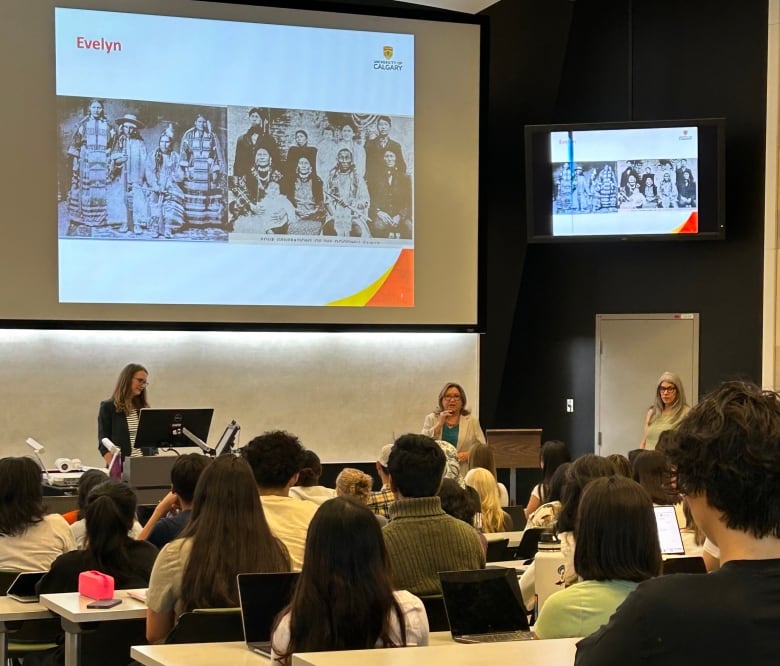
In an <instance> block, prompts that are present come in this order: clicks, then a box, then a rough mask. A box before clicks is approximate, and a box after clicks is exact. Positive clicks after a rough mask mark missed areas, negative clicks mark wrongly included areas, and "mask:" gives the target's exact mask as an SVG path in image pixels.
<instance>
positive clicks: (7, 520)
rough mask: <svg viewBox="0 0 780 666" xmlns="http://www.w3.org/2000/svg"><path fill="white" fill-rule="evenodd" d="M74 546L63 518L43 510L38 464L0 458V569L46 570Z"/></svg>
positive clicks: (23, 460)
mask: <svg viewBox="0 0 780 666" xmlns="http://www.w3.org/2000/svg"><path fill="white" fill-rule="evenodd" d="M75 548H76V543H75V542H74V541H73V535H72V534H71V532H70V526H69V525H68V523H67V522H66V521H65V519H64V518H63V517H62V516H61V515H59V514H56V513H52V514H48V515H47V514H46V511H45V509H44V506H43V489H42V487H41V469H40V467H38V465H37V464H36V463H35V462H34V461H33V460H32V459H31V458H13V457H10V458H2V459H0V569H15V570H17V571H46V570H47V569H48V568H49V567H50V566H51V563H52V562H53V561H54V560H55V559H56V558H57V557H58V556H60V555H62V553H67V552H68V551H70V550H74V549H75Z"/></svg>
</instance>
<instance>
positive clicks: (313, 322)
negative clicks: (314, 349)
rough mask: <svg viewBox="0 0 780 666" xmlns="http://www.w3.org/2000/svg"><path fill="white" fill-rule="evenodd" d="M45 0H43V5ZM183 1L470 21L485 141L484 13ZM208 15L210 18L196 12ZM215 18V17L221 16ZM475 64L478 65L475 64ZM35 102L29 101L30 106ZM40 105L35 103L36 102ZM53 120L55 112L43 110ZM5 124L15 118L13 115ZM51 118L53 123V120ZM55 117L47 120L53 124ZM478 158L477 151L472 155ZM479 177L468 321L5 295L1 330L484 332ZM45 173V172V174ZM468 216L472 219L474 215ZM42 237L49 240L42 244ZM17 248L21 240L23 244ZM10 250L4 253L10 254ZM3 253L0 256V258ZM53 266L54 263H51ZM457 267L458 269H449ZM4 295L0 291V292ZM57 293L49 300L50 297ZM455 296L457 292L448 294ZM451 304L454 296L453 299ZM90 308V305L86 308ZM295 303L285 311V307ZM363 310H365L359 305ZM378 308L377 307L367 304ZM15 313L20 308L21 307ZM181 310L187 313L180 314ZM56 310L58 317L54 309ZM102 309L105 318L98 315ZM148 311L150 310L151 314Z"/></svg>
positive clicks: (115, 7) (480, 178)
mask: <svg viewBox="0 0 780 666" xmlns="http://www.w3.org/2000/svg"><path fill="white" fill-rule="evenodd" d="M46 4H47V5H49V2H47V3H46ZM130 4H131V3H129V2H124V3H118V4H113V3H110V2H108V0H97V1H96V0H88V1H86V2H83V3H77V2H75V1H74V0H63V1H61V2H54V1H53V0H52V1H51V6H52V7H55V6H56V7H65V8H85V9H98V10H101V9H102V10H104V11H112V12H119V13H122V12H138V13H141V14H143V13H145V12H147V11H148V9H147V5H148V4H151V3H143V2H141V3H138V4H137V8H135V7H136V5H134V8H133V9H130V8H129V5H130ZM172 4H173V5H174V6H173V8H171V7H170V6H169V5H167V4H166V5H164V6H159V3H157V7H156V10H155V11H157V12H158V13H159V14H161V15H173V14H181V6H182V5H183V4H185V3H184V2H176V3H172ZM186 4H187V5H191V6H192V7H193V9H192V14H193V16H194V17H195V16H197V17H201V14H202V13H203V12H202V11H200V10H199V9H198V8H210V9H208V11H207V12H206V13H207V14H213V13H215V12H217V11H218V8H223V7H228V8H230V7H243V8H244V9H247V10H248V11H251V12H253V14H254V15H255V17H256V18H255V19H254V21H256V22H258V23H263V22H265V21H266V19H264V17H263V16H262V11H263V10H264V9H266V8H279V9H281V10H286V11H290V10H292V11H297V10H309V11H314V12H319V13H323V14H338V13H345V14H347V15H355V16H359V15H362V16H369V17H371V20H373V18H374V17H378V18H383V17H389V18H398V19H401V20H403V21H406V20H409V21H416V20H418V21H432V22H444V23H452V24H469V25H473V26H475V27H476V28H477V30H478V31H479V43H478V45H477V46H476V48H478V50H479V53H480V62H479V65H478V71H479V78H478V79H477V78H474V79H473V80H474V82H475V84H476V85H477V86H478V88H479V95H478V99H477V96H476V95H475V96H474V97H475V101H474V104H475V106H476V108H477V109H478V116H475V125H476V127H477V132H476V144H477V152H480V151H481V153H482V154H484V151H485V144H486V131H485V125H486V117H487V86H488V80H487V76H488V55H487V54H488V21H487V17H484V16H473V15H466V14H461V13H457V12H444V11H437V10H426V9H421V8H414V9H407V8H400V7H399V8H397V9H395V8H392V9H391V8H384V7H365V6H359V5H344V4H340V3H313V2H301V3H295V4H294V6H292V5H293V3H281V2H272V1H269V2H263V3H262V4H254V3H248V2H241V0H238V1H237V2H234V3H230V2H223V1H222V0H188V2H187V3H186ZM13 12H14V8H13V7H12V8H11V10H10V16H11V17H13ZM202 17H203V18H208V16H202ZM220 18H221V17H220ZM224 20H242V21H244V20H246V19H243V18H242V19H234V18H226V19H224ZM376 30H381V27H376ZM475 68H477V66H476V64H475ZM33 106H35V104H34V105H33ZM38 106H41V105H40V104H38ZM416 106H418V110H417V111H416V112H415V115H419V113H420V111H419V100H418V101H417V102H416ZM46 113H49V115H51V116H52V117H53V116H54V112H53V111H46ZM10 120H11V121H13V120H14V118H13V117H12V118H11V119H10ZM54 122H56V121H54ZM54 122H53V123H52V124H54ZM45 130H46V131H45V133H46V135H47V140H49V141H51V140H52V139H51V134H52V132H51V126H49V127H46V128H45ZM475 157H476V156H475ZM474 168H475V170H476V174H477V178H476V179H475V180H474V188H475V190H476V192H477V194H476V197H475V198H474V202H475V209H476V215H475V216H474V217H476V218H477V219H476V224H475V227H474V228H475V229H476V231H475V243H474V246H475V255H476V265H475V268H474V269H473V271H472V268H471V267H469V268H468V269H467V270H466V271H463V272H464V273H466V272H468V273H469V274H471V273H472V272H473V273H474V276H475V277H474V279H473V280H472V279H470V282H472V283H474V282H475V283H476V284H474V286H473V287H472V289H473V291H474V293H475V298H474V302H473V311H474V312H473V316H471V315H470V316H468V317H467V318H459V317H458V318H453V319H452V320H448V319H446V318H445V319H443V320H442V319H438V320H435V321H434V320H429V319H428V318H427V317H426V312H424V311H422V310H420V309H419V307H418V308H417V309H418V310H419V312H418V313H417V314H416V315H414V316H412V318H411V319H409V318H407V319H403V320H401V321H397V320H396V319H397V318H396V317H394V316H391V315H392V312H389V311H390V310H392V308H388V312H389V314H388V316H383V317H380V320H379V321H374V320H370V319H367V320H363V319H360V318H359V316H358V315H357V312H358V311H359V310H360V309H361V308H355V307H347V306H328V307H309V308H306V307H299V308H297V310H298V311H299V313H300V312H303V313H304V314H303V315H300V316H293V315H292V314H291V315H290V316H289V317H288V316H287V315H286V314H283V315H282V317H281V318H279V317H278V316H276V315H274V316H275V317H276V318H273V319H270V318H268V315H267V314H266V313H264V312H263V309H264V307H263V306H257V307H256V306H243V310H244V312H245V313H246V315H245V316H239V317H234V316H231V315H227V314H225V313H226V309H225V308H226V307H227V306H222V305H214V306H208V310H204V309H201V310H200V312H201V314H200V315H199V316H195V315H194V314H193V312H192V311H193V310H195V309H198V307H199V306H186V305H185V306H182V305H177V304H172V305H166V304H159V305H155V304H153V305H152V306H151V307H145V308H142V307H141V306H136V305H135V304H130V305H128V306H126V307H124V306H123V310H122V312H123V313H124V315H122V314H121V313H119V312H118V311H117V310H116V309H112V307H113V306H111V305H107V306H106V307H103V305H102V304H101V303H94V304H89V307H87V308H81V309H80V311H79V312H75V311H74V310H73V309H71V308H63V307H62V306H69V305H71V304H69V303H59V304H56V303H55V305H56V306H57V307H54V308H50V309H49V311H50V312H51V313H52V314H54V311H55V310H56V312H57V313H58V314H56V316H51V315H49V316H46V312H44V311H43V310H42V309H39V310H38V311H36V312H31V310H32V305H30V306H29V307H26V306H25V307H22V308H20V307H17V304H18V303H22V302H24V299H23V298H16V297H15V298H13V299H10V300H8V299H3V298H0V302H2V301H3V300H5V301H6V305H5V306H2V307H0V322H2V323H0V325H2V326H4V327H7V328H25V327H27V328H42V329H47V328H50V329H53V328H74V329H90V328H104V329H112V328H116V329H134V328H137V329H153V330H269V331H274V330H299V331H307V330H311V331H323V330H324V331H330V330H333V331H372V330H377V331H388V330H399V331H414V330H420V331H462V332H483V331H484V330H485V309H486V308H485V280H484V276H485V258H484V257H485V242H484V240H483V239H484V235H485V228H486V226H487V225H486V202H485V198H484V196H483V195H482V192H483V189H484V186H483V183H485V182H486V181H485V178H484V171H485V167H484V165H483V164H482V163H481V162H480V161H479V160H475V166H474ZM44 175H45V174H44ZM48 180H49V179H47V178H44V179H43V187H46V188H48V189H51V184H50V183H49V182H48ZM472 219H473V218H472ZM47 242H48V241H47ZM22 245H25V243H23V244H22ZM8 254H10V252H9V253H8ZM1 258H2V257H0V259H1ZM15 268H16V270H15V272H17V273H18V266H17V267H15ZM55 269H56V267H55ZM453 270H457V268H455V269H453ZM2 295H3V294H0V296H2ZM56 298H57V297H56V292H55V301H56ZM452 298H453V299H456V298H457V295H455V296H453V297H452ZM453 302H454V300H453ZM92 305H94V307H92ZM141 309H144V310H145V312H146V315H142V314H140V312H139V310H141ZM292 309H294V308H291V310H292ZM362 309H368V308H362ZM373 309H375V310H378V309H379V308H373ZM20 310H21V311H20ZM182 310H187V312H183V311H182ZM60 312H62V313H63V314H62V316H60V315H59V313H60ZM104 312H105V317H104V315H103V313H104ZM328 312H330V313H331V315H332V316H330V317H329V316H328ZM150 313H151V314H150Z"/></svg>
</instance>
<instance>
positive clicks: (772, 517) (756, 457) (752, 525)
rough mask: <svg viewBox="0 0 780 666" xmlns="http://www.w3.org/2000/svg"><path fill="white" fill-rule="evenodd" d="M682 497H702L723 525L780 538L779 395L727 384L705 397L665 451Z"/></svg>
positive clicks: (738, 383) (752, 386) (746, 384)
mask: <svg viewBox="0 0 780 666" xmlns="http://www.w3.org/2000/svg"><path fill="white" fill-rule="evenodd" d="M666 455H667V457H668V458H669V460H670V462H671V463H672V464H673V465H675V466H676V467H677V478H678V486H679V488H680V490H681V491H682V492H683V493H685V494H687V495H699V494H702V493H704V494H706V499H707V502H708V504H710V505H711V506H712V507H714V508H716V509H717V510H718V511H720V512H722V514H723V520H724V522H725V524H726V527H728V528H729V529H732V530H739V531H741V532H747V533H749V534H750V535H752V536H754V537H756V538H763V537H767V536H771V537H774V538H778V537H780V396H779V395H778V394H777V393H774V392H771V391H764V390H762V389H761V388H760V387H758V386H756V385H755V384H752V383H749V382H742V381H728V382H724V383H723V384H721V385H720V386H719V387H718V388H716V389H715V390H714V391H712V392H711V393H709V394H708V395H706V396H705V397H704V398H703V399H702V400H701V402H699V403H698V404H697V405H696V406H695V407H693V409H691V411H690V412H689V413H688V415H687V416H686V418H685V419H683V421H682V422H681V423H680V425H679V426H678V427H677V428H676V430H675V431H674V434H673V437H672V439H671V442H670V444H669V447H668V448H667V450H666Z"/></svg>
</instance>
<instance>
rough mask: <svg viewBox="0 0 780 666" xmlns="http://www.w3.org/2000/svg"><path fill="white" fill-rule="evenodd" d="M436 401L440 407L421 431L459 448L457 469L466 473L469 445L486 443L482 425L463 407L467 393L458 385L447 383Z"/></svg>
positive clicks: (427, 420)
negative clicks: (458, 466)
mask: <svg viewBox="0 0 780 666" xmlns="http://www.w3.org/2000/svg"><path fill="white" fill-rule="evenodd" d="M438 402H439V406H438V407H437V408H436V409H435V410H434V411H433V412H431V413H430V414H428V416H426V417H425V422H424V423H423V427H422V434H423V435H428V437H433V439H440V440H443V441H445V442H449V443H450V444H452V445H453V446H454V447H455V448H456V449H457V451H458V460H459V461H460V472H461V474H462V475H463V476H465V475H466V472H468V469H469V451H470V450H471V447H472V446H474V445H475V444H477V443H480V444H485V435H484V433H483V432H482V426H480V425H479V421H478V420H477V417H476V416H472V414H471V412H470V410H469V409H468V408H467V407H466V392H465V391H464V390H463V387H462V386H461V385H460V384H456V383H455V382H447V383H446V384H445V385H444V388H443V389H442V390H441V391H439V400H438Z"/></svg>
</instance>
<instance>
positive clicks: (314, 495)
mask: <svg viewBox="0 0 780 666" xmlns="http://www.w3.org/2000/svg"><path fill="white" fill-rule="evenodd" d="M335 496H336V491H335V490H334V489H333V488H326V487H325V486H293V487H292V488H290V497H294V498H295V499H299V500H307V501H309V502H314V503H315V504H317V505H320V504H324V503H325V502H327V501H328V500H329V499H333V498H334V497H335Z"/></svg>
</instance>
